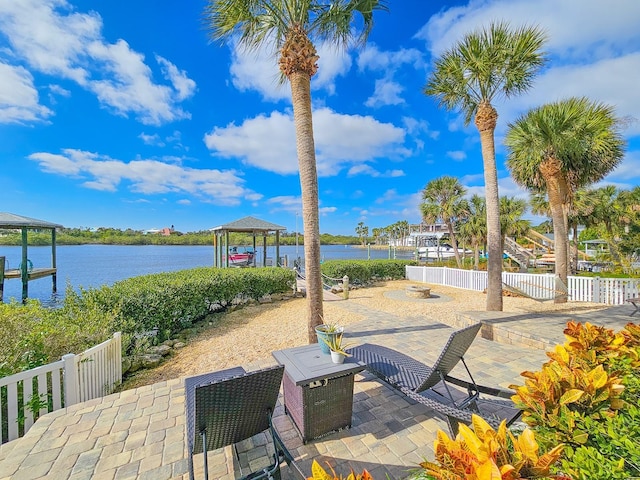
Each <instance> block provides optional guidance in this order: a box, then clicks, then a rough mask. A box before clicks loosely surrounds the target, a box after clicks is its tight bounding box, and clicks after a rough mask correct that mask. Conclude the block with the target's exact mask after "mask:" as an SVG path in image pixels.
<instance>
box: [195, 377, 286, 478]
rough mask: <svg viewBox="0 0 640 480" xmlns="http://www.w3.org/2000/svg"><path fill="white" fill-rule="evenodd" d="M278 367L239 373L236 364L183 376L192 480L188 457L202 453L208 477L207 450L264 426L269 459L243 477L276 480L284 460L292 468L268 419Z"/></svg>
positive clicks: (277, 384)
mask: <svg viewBox="0 0 640 480" xmlns="http://www.w3.org/2000/svg"><path fill="white" fill-rule="evenodd" d="M283 372H284V367H282V366H277V367H271V368H266V369H263V370H257V371H254V372H249V373H247V372H245V371H244V369H242V368H241V367H237V368H232V369H229V370H223V371H220V372H213V373H208V374H205V375H199V376H196V377H189V378H186V379H185V381H184V385H185V397H186V414H187V447H188V454H189V478H190V479H191V480H194V470H193V456H194V455H196V454H198V453H203V454H204V460H203V462H204V478H205V479H208V478H209V472H208V465H207V452H208V451H211V450H215V449H217V448H221V447H225V446H227V445H233V444H235V443H237V442H240V441H242V440H244V439H247V438H250V437H252V436H254V435H257V434H258V433H261V432H263V431H265V430H267V431H268V435H270V437H271V440H272V443H273V446H274V451H275V453H274V455H273V463H272V464H271V465H269V466H268V467H266V468H264V469H262V470H260V471H258V472H253V473H251V474H249V475H247V476H245V477H242V478H243V479H262V478H263V479H279V478H280V464H281V462H282V461H283V460H286V461H287V463H288V464H289V466H292V467H294V468H296V467H295V466H294V464H293V457H292V456H291V454H290V453H289V452H288V451H287V449H286V447H285V446H284V443H283V442H282V440H281V439H280V437H279V436H278V433H277V432H276V430H275V429H274V427H273V425H272V423H271V416H272V414H273V410H274V408H275V405H276V401H277V400H278V394H279V392H280V383H281V382H282V374H283Z"/></svg>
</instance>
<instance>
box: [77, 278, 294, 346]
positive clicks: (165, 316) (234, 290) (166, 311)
mask: <svg viewBox="0 0 640 480" xmlns="http://www.w3.org/2000/svg"><path fill="white" fill-rule="evenodd" d="M294 281H295V273H294V272H293V271H292V270H286V269H283V268H259V269H255V268H252V269H224V270H223V269H218V268H212V267H207V268H194V269H190V270H181V271H178V272H170V273H157V274H152V275H144V276H141V277H133V278H129V279H127V280H122V281H120V282H116V283H114V284H113V285H112V286H110V287H102V288H100V289H94V290H86V291H83V292H82V296H83V297H87V298H88V297H91V298H93V299H94V301H95V302H96V303H98V304H100V305H102V306H103V308H104V309H105V310H113V309H117V310H118V312H119V316H120V317H121V318H122V319H123V320H124V319H131V320H133V321H134V322H135V329H136V331H137V332H141V331H149V330H152V329H157V330H158V331H159V332H160V334H161V336H162V337H163V338H167V337H169V336H171V335H173V334H175V333H177V332H179V331H180V330H183V329H185V328H188V327H189V326H191V325H192V324H193V323H194V322H196V321H198V320H201V319H203V318H204V317H205V316H206V315H207V314H208V313H210V312H212V311H214V310H218V309H220V308H223V309H224V308H226V307H228V306H229V305H230V304H231V303H232V302H233V301H234V300H235V299H237V298H238V297H244V298H248V299H253V300H258V299H259V298H261V297H263V296H264V295H267V294H272V293H283V292H287V291H291V290H292V289H293V284H294Z"/></svg>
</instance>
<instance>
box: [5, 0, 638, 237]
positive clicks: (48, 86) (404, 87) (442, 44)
mask: <svg viewBox="0 0 640 480" xmlns="http://www.w3.org/2000/svg"><path fill="white" fill-rule="evenodd" d="M389 4H390V12H389V13H384V12H380V13H379V14H378V15H377V16H376V25H375V27H374V29H373V32H372V34H371V36H370V39H369V42H368V43H367V45H366V47H365V48H364V49H360V50H349V51H347V52H338V51H335V50H333V49H332V48H330V47H327V46H324V45H319V46H318V50H319V55H320V60H319V62H318V64H319V70H318V74H317V75H316V76H315V77H314V78H313V80H312V99H313V112H314V132H315V140H316V149H317V162H318V173H319V191H320V208H321V212H320V213H321V217H320V230H321V232H323V233H324V232H327V233H334V234H354V232H355V227H356V225H357V224H358V222H364V223H365V225H367V226H369V228H370V229H371V228H375V227H384V226H387V225H390V224H392V223H394V222H396V221H399V220H408V221H409V222H411V223H417V222H419V219H420V216H419V209H418V205H419V203H420V199H421V195H420V194H421V191H422V189H423V188H424V186H425V185H426V184H427V183H428V182H429V181H430V180H432V179H434V178H436V177H439V176H441V175H445V174H446V175H454V176H457V177H458V178H460V180H461V182H462V183H463V184H464V185H465V186H466V187H467V188H468V191H469V193H470V194H472V193H478V194H483V184H484V181H483V173H482V159H481V154H480V144H479V137H478V133H477V131H476V130H475V127H474V126H473V125H471V126H469V127H465V126H464V124H463V121H462V118H461V117H460V115H458V114H457V113H455V112H446V111H444V110H440V109H438V108H437V105H436V102H435V101H434V99H432V98H429V97H426V96H425V95H424V94H423V93H422V88H423V86H424V85H425V83H426V79H427V77H428V75H429V72H430V71H431V68H432V65H433V62H434V60H435V59H436V58H437V57H438V55H440V54H441V53H442V52H443V51H444V50H446V49H447V48H449V47H450V46H452V45H453V44H454V42H455V41H456V40H457V39H459V38H460V37H461V35H463V34H464V33H466V32H468V31H471V30H475V29H477V28H479V27H482V26H485V25H488V24H489V23H490V22H491V21H495V20H505V21H508V22H510V23H511V24H512V25H514V26H519V25H522V24H535V25H539V26H540V27H542V28H543V29H545V30H546V32H547V34H548V36H549V42H548V45H547V51H548V53H549V58H550V61H549V63H548V64H547V66H546V67H545V68H544V70H543V71H542V72H541V73H540V75H539V76H538V77H537V79H536V81H535V84H534V87H533V88H532V89H531V91H530V92H528V93H527V94H525V95H523V96H521V97H518V98H514V99H511V100H508V101H502V100H501V101H499V102H497V103H496V107H497V109H498V112H499V115H500V118H499V121H498V128H497V132H496V144H497V163H498V169H499V172H498V176H499V186H500V194H501V195H510V196H523V197H527V193H526V192H525V191H523V190H522V189H520V188H519V187H518V186H516V185H515V184H514V182H513V181H512V180H511V178H510V176H509V172H508V170H507V169H506V168H505V167H504V164H503V161H504V156H505V150H504V147H503V146H502V144H501V142H502V138H503V136H504V133H505V131H506V127H507V124H508V122H510V121H513V120H514V119H515V118H517V116H518V115H519V114H522V113H524V112H526V111H527V110H528V109H530V108H533V107H536V106H539V105H542V104H544V103H548V102H551V101H555V100H559V99H563V98H567V97H569V96H573V95H585V96H587V97H589V98H591V99H593V100H598V101H602V102H605V103H609V104H612V105H615V106H616V108H617V113H618V115H620V116H630V117H634V118H635V119H636V121H632V122H630V123H629V124H628V127H627V128H626V130H625V131H624V134H625V137H626V139H627V140H628V149H627V153H626V156H625V159H624V161H623V162H622V164H621V165H620V166H619V167H618V168H617V169H616V170H615V171H614V172H613V173H612V174H610V175H609V176H608V177H607V179H606V180H605V183H612V184H615V185H616V186H618V187H619V188H631V187H634V186H637V185H638V184H640V139H639V134H640V121H638V119H640V93H639V92H640V90H639V86H638V85H639V83H640V82H639V80H640V29H638V25H640V1H638V0H611V1H610V2H602V1H599V0H597V1H596V0H483V1H476V0H472V1H469V2H444V1H436V0H433V1H426V0H403V1H390V2H389ZM204 5H205V2H204V1H202V0H189V1H184V2H176V1H175V0H173V1H169V0H135V1H131V0H127V1H125V0H110V1H108V2H86V1H80V0H19V1H17V0H0V159H1V160H0V161H1V166H2V167H1V168H0V192H2V194H1V195H2V196H1V198H2V207H0V210H2V211H7V212H11V213H16V214H21V215H26V216H30V217H35V218H40V219H44V220H49V221H53V222H57V223H61V224H63V225H64V226H67V227H100V226H105V227H106V226H109V227H116V228H123V229H124V228H133V229H140V230H144V229H151V228H162V227H165V226H169V225H174V226H175V228H176V229H177V230H180V231H184V232H187V231H197V230H204V229H208V228H211V227H214V226H217V225H220V224H223V223H226V222H228V221H233V220H235V219H238V218H240V217H243V216H246V215H253V216H256V217H259V218H262V219H264V220H267V221H271V222H274V223H277V224H280V225H283V226H285V227H287V228H288V229H289V230H291V231H293V230H294V229H295V226H296V212H300V209H301V207H300V183H299V179H298V172H297V159H296V154H295V134H294V127H293V123H292V107H291V101H290V90H289V86H288V84H286V85H284V86H279V85H278V82H277V79H278V71H277V67H276V63H275V61H274V59H273V57H272V56H271V55H270V53H271V52H268V51H264V52H259V54H257V55H256V54H248V53H246V52H243V51H239V50H238V49H236V48H235V47H234V46H233V45H231V46H228V45H221V44H217V43H216V44H212V43H211V42H209V40H208V37H207V31H206V28H205V27H204V21H203V14H202V12H203V8H204ZM298 221H299V223H300V224H299V228H300V229H302V225H301V224H302V222H301V221H300V220H299V219H298Z"/></svg>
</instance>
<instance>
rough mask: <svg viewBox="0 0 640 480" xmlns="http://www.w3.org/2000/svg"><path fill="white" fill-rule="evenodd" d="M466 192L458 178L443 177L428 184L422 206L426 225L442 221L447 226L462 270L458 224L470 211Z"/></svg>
mask: <svg viewBox="0 0 640 480" xmlns="http://www.w3.org/2000/svg"><path fill="white" fill-rule="evenodd" d="M466 192H467V190H466V189H465V188H464V187H463V186H462V185H461V184H460V182H459V181H458V179H457V178H455V177H450V176H448V175H443V176H442V177H438V178H435V179H433V180H431V181H430V182H429V183H427V186H426V187H424V190H423V191H422V198H423V200H424V202H423V203H422V204H421V205H420V210H421V212H422V218H424V221H425V222H426V223H434V222H436V221H437V220H438V219H441V220H442V221H443V222H444V224H445V225H446V226H447V229H448V230H449V239H450V240H451V246H452V247H453V254H454V255H455V257H456V264H457V265H458V268H462V260H461V259H460V252H458V239H457V237H456V224H457V222H458V221H459V220H460V219H461V218H464V217H465V216H466V215H467V212H468V211H469V206H468V204H467V201H466V200H465V199H464V195H465V193H466Z"/></svg>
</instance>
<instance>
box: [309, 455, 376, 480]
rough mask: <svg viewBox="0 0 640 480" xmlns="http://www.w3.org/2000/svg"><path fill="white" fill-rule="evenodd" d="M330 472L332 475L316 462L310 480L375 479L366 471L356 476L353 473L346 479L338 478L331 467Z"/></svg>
mask: <svg viewBox="0 0 640 480" xmlns="http://www.w3.org/2000/svg"><path fill="white" fill-rule="evenodd" d="M329 470H330V471H331V473H329V472H327V471H326V470H325V469H324V468H322V467H321V466H320V464H319V463H318V462H316V461H315V460H314V461H313V463H312V464H311V477H309V478H308V480H373V477H372V476H371V475H370V474H369V472H367V471H366V470H363V471H362V473H361V474H356V473H355V472H353V471H351V473H350V474H349V476H348V477H346V478H345V477H342V476H340V477H338V475H337V474H336V472H335V470H334V469H333V468H332V467H329Z"/></svg>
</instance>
